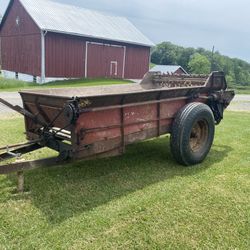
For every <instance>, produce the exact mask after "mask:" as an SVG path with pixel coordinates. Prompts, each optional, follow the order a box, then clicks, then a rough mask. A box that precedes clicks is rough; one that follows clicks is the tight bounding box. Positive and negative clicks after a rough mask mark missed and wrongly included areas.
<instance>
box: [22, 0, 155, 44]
mask: <svg viewBox="0 0 250 250" xmlns="http://www.w3.org/2000/svg"><path fill="white" fill-rule="evenodd" d="M20 2H21V3H22V5H23V7H24V8H25V9H26V11H27V12H28V13H29V14H30V16H31V17H32V19H33V20H34V21H35V23H36V24H37V25H38V27H39V28H40V29H41V30H45V31H51V32H56V33H66V34H72V35H77V36H84V37H89V38H98V39H104V40H112V41H119V42H125V43H132V44H138V45H144V46H150V47H151V46H154V43H153V42H152V41H150V40H149V39H148V38H147V37H146V36H144V35H143V34H142V33H141V32H140V31H139V30H138V29H137V28H136V27H135V26H134V25H133V24H132V23H131V22H130V21H128V20H127V19H126V18H124V17H119V16H113V15H110V14H106V13H103V12H98V11H93V10H88V9H84V8H80V7H76V6H71V5H66V4H61V3H57V2H52V1H48V0H20Z"/></svg>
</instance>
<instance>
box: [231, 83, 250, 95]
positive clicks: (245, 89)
mask: <svg viewBox="0 0 250 250" xmlns="http://www.w3.org/2000/svg"><path fill="white" fill-rule="evenodd" d="M231 88H232V89H235V91H236V93H237V94H245V95H250V86H240V85H233V86H232V87H231Z"/></svg>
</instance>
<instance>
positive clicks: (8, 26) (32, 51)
mask: <svg viewBox="0 0 250 250" xmlns="http://www.w3.org/2000/svg"><path fill="white" fill-rule="evenodd" d="M17 17H19V20H20V23H19V26H17V25H16V18H17ZM0 36H1V53H2V54H1V57H2V58H1V60H2V69H4V70H9V71H14V72H19V73H24V74H30V75H34V76H40V74H41V34H40V29H39V28H38V27H37V25H36V24H35V23H34V21H33V20H32V19H31V17H30V16H29V14H28V13H27V12H26V11H25V9H24V8H23V6H22V5H21V4H20V2H19V1H18V0H14V3H13V5H12V6H11V8H10V10H9V14H8V16H7V18H6V20H5V23H4V25H3V27H2V29H1V33H0Z"/></svg>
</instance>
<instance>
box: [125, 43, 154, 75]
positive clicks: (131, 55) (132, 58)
mask: <svg viewBox="0 0 250 250" xmlns="http://www.w3.org/2000/svg"><path fill="white" fill-rule="evenodd" d="M149 60H150V48H148V47H140V46H132V45H131V46H130V45H129V46H128V47H127V53H126V66H125V78H127V79H141V78H143V76H144V75H145V74H146V73H147V72H148V71H149Z"/></svg>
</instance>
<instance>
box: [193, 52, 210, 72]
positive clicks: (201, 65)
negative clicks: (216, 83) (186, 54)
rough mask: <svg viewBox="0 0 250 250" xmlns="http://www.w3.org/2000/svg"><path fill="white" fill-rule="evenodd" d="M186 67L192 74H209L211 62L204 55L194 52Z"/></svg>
mask: <svg viewBox="0 0 250 250" xmlns="http://www.w3.org/2000/svg"><path fill="white" fill-rule="evenodd" d="M188 68H189V70H190V71H191V73H193V74H209V73H210V69H211V63H210V61H209V60H208V58H207V57H206V56H203V55H201V54H199V53H195V54H194V55H193V56H192V58H191V60H190V61H189V63H188Z"/></svg>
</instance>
